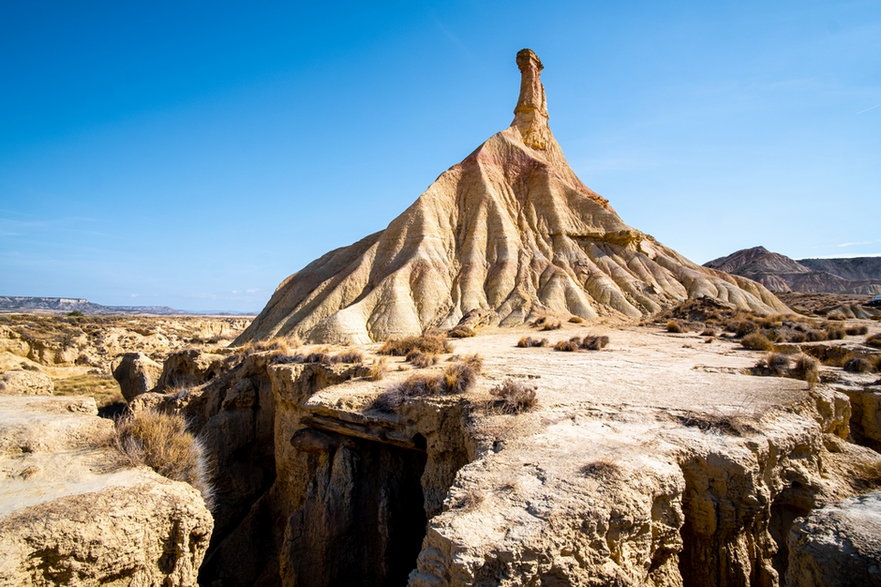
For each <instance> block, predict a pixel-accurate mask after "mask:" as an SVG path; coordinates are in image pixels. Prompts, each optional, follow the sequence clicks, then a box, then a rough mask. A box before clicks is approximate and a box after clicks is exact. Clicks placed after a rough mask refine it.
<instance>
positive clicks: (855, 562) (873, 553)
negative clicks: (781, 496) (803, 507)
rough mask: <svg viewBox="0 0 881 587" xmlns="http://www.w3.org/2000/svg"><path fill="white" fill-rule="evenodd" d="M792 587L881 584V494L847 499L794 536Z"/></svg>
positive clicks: (799, 524)
mask: <svg viewBox="0 0 881 587" xmlns="http://www.w3.org/2000/svg"><path fill="white" fill-rule="evenodd" d="M788 546H789V568H788V569H787V572H786V579H787V584H788V585H798V586H799V587H821V586H822V587H833V586H834V587H837V586H841V587H844V586H845V585H866V586H868V585H881V493H879V492H874V493H869V494H866V495H861V496H858V497H852V498H849V499H845V500H842V501H840V502H838V503H835V504H831V505H828V506H826V507H824V508H821V509H818V510H815V511H813V512H811V514H810V515H808V516H807V517H805V518H802V519H800V520H797V521H796V522H795V524H794V525H793V527H792V530H791V531H790V532H789V537H788Z"/></svg>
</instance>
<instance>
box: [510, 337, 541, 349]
mask: <svg viewBox="0 0 881 587" xmlns="http://www.w3.org/2000/svg"><path fill="white" fill-rule="evenodd" d="M547 345H548V339H546V338H532V337H531V336H524V337H523V338H521V339H520V340H518V341H517V346H518V347H519V348H527V347H543V346H547Z"/></svg>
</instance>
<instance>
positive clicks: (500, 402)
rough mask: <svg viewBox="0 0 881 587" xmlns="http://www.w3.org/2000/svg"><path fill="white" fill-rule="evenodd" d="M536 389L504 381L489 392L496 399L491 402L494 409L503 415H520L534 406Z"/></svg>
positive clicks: (515, 382) (523, 384) (516, 382)
mask: <svg viewBox="0 0 881 587" xmlns="http://www.w3.org/2000/svg"><path fill="white" fill-rule="evenodd" d="M535 391H536V387H535V386H534V385H527V384H525V383H523V382H521V381H515V380H513V379H506V380H505V381H503V382H502V383H500V384H499V385H497V386H495V387H494V388H492V389H491V390H490V392H489V393H490V395H492V396H493V397H495V398H498V399H496V400H494V401H492V402H491V406H492V408H494V409H497V410H500V411H502V412H503V413H505V414H521V413H523V412H526V411H529V410H531V409H532V408H534V407H535V406H536V404H537V403H538V400H537V399H536V397H535Z"/></svg>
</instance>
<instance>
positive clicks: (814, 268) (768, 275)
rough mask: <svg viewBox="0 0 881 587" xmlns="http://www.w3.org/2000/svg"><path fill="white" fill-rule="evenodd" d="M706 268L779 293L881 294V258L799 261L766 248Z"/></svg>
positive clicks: (742, 252) (739, 253)
mask: <svg viewBox="0 0 881 587" xmlns="http://www.w3.org/2000/svg"><path fill="white" fill-rule="evenodd" d="M704 266H705V267H710V268H712V269H719V270H721V271H725V272H727V273H733V274H735V275H742V276H743V277H749V278H750V279H752V280H755V281H758V282H759V283H761V284H762V285H764V286H765V287H767V288H768V289H770V290H771V291H773V292H778V293H779V292H790V291H796V292H811V293H846V294H861V295H872V294H878V293H881V257H857V258H853V259H800V260H798V261H796V260H794V259H790V258H789V257H787V256H785V255H781V254H780V253H773V252H771V251H769V250H768V249H766V248H765V247H753V248H751V249H741V250H739V251H736V252H734V253H731V254H730V255H728V256H727V257H720V258H719V259H714V260H712V261H709V262H707V263H704Z"/></svg>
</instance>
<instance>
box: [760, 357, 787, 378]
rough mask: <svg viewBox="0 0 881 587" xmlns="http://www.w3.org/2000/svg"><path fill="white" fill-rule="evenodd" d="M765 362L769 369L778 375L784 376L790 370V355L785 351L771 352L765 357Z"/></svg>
mask: <svg viewBox="0 0 881 587" xmlns="http://www.w3.org/2000/svg"><path fill="white" fill-rule="evenodd" d="M765 364H766V365H767V366H768V369H769V370H770V371H771V373H773V374H774V375H776V376H777V377H783V376H784V375H786V372H787V371H788V370H789V356H787V355H784V354H783V353H769V354H768V356H767V357H765Z"/></svg>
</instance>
